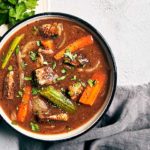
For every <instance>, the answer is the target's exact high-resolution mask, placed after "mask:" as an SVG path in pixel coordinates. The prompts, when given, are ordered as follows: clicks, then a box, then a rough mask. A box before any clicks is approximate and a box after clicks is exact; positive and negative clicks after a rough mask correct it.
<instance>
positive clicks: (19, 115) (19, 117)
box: [17, 86, 31, 122]
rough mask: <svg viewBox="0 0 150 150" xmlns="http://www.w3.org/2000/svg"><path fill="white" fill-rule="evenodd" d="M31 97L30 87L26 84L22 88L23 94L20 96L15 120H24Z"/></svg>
mask: <svg viewBox="0 0 150 150" xmlns="http://www.w3.org/2000/svg"><path fill="white" fill-rule="evenodd" d="M30 98H31V87H30V86H26V87H25V88H24V94H23V97H22V102H21V104H20V105H19V107H18V113H17V120H18V121H19V122H24V121H25V119H26V116H27V113H28V109H29V101H30Z"/></svg>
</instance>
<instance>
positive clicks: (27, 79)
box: [24, 77, 32, 81]
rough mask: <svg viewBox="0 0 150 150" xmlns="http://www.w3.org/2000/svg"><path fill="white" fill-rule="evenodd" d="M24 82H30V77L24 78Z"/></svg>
mask: <svg viewBox="0 0 150 150" xmlns="http://www.w3.org/2000/svg"><path fill="white" fill-rule="evenodd" d="M24 80H25V81H31V80H32V77H24Z"/></svg>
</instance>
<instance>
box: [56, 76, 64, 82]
mask: <svg viewBox="0 0 150 150" xmlns="http://www.w3.org/2000/svg"><path fill="white" fill-rule="evenodd" d="M65 78H66V76H61V77H58V78H57V79H56V80H57V81H62V80H64V79H65Z"/></svg>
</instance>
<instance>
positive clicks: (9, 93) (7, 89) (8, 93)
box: [4, 71, 15, 100]
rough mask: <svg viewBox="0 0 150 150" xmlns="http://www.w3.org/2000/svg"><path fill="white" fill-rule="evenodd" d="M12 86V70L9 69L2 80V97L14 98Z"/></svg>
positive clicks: (13, 84)
mask: <svg viewBox="0 0 150 150" xmlns="http://www.w3.org/2000/svg"><path fill="white" fill-rule="evenodd" d="M14 86H15V83H14V71H10V72H8V73H7V75H6V78H5V81H4V97H5V98H6V99H11V100H12V99H13V98H14Z"/></svg>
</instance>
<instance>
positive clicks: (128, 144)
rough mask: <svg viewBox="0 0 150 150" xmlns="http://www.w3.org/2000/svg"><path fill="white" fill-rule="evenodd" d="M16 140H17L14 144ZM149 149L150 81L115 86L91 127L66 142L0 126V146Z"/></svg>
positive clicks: (28, 149) (69, 149)
mask: <svg viewBox="0 0 150 150" xmlns="http://www.w3.org/2000/svg"><path fill="white" fill-rule="evenodd" d="M18 143H19V144H18ZM18 146H19V147H20V150H83V149H87V147H89V149H90V150H98V149H100V150H101V149H102V150H107V149H111V150H112V149H114V150H116V149H117V150H118V149H119V150H136V149H138V150H139V149H140V150H150V84H148V85H143V86H137V87H119V88H117V92H116V95H115V98H114V100H113V102H112V105H111V107H110V109H109V110H108V112H107V114H106V115H105V116H104V117H103V119H102V121H101V122H99V123H98V124H97V126H96V127H94V128H93V129H92V130H90V131H88V132H87V133H85V134H83V135H82V136H80V137H78V138H75V139H73V140H70V141H67V142H41V141H36V140H32V139H30V138H27V137H24V136H23V135H20V134H19V133H16V132H15V131H14V130H12V129H11V128H10V127H8V126H7V125H6V124H5V123H4V122H3V123H2V124H1V126H0V150H3V149H5V150H17V149H19V148H18Z"/></svg>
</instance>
